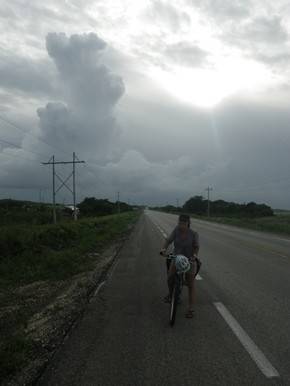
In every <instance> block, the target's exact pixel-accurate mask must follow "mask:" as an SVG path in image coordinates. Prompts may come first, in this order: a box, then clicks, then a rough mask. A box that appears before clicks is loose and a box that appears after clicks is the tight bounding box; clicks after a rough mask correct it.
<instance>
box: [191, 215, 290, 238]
mask: <svg viewBox="0 0 290 386" xmlns="http://www.w3.org/2000/svg"><path fill="white" fill-rule="evenodd" d="M192 217H193V218H197V219H199V220H204V221H210V222H215V223H220V224H226V225H234V226H238V227H241V228H247V229H253V230H257V231H264V232H271V233H276V234H285V235H288V236H290V216H289V215H275V216H271V217H259V218H230V217H210V218H207V217H202V216H192Z"/></svg>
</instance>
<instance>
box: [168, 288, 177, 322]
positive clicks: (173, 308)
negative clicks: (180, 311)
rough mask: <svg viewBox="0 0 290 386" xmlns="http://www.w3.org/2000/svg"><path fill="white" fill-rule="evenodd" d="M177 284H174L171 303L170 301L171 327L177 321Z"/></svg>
mask: <svg viewBox="0 0 290 386" xmlns="http://www.w3.org/2000/svg"><path fill="white" fill-rule="evenodd" d="M176 287H177V286H176V284H174V287H173V290H172V294H171V303H170V310H169V324H170V326H171V327H173V326H174V323H175V317H176V308H177V296H176V293H177V292H176V289H177V288H176Z"/></svg>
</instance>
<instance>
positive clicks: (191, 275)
mask: <svg viewBox="0 0 290 386" xmlns="http://www.w3.org/2000/svg"><path fill="white" fill-rule="evenodd" d="M195 272H196V262H194V263H193V264H192V266H191V269H190V271H189V272H187V273H186V274H185V275H186V281H187V284H188V311H187V313H186V317H188V318H191V317H192V316H193V308H194V303H195Z"/></svg>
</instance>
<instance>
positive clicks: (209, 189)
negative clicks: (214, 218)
mask: <svg viewBox="0 0 290 386" xmlns="http://www.w3.org/2000/svg"><path fill="white" fill-rule="evenodd" d="M205 190H206V191H207V217H209V216H210V203H209V192H211V191H212V190H213V189H212V188H210V187H207V188H206V189H205Z"/></svg>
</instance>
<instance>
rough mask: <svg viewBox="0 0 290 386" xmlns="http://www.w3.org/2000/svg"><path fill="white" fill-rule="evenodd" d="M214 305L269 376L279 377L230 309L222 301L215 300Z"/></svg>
mask: <svg viewBox="0 0 290 386" xmlns="http://www.w3.org/2000/svg"><path fill="white" fill-rule="evenodd" d="M214 306H215V307H216V309H217V310H218V312H219V313H220V315H221V316H222V317H223V318H224V320H225V321H226V322H227V324H228V325H229V327H230V328H231V330H232V331H233V333H234V334H235V335H236V337H237V338H238V339H239V341H240V342H241V344H242V345H243V346H244V348H245V349H246V351H247V352H248V354H249V355H250V356H251V358H252V359H253V360H254V362H255V363H256V365H257V366H258V367H259V369H260V370H261V371H262V373H263V374H264V375H265V376H266V377H267V378H273V377H279V373H278V371H277V370H276V369H275V368H274V367H273V366H272V365H271V363H270V362H269V361H268V359H267V358H266V357H265V355H264V354H263V353H262V351H261V350H260V349H259V347H258V346H257V345H256V344H255V343H254V342H253V341H252V339H251V338H250V337H249V335H248V334H247V333H246V331H245V330H243V328H242V327H241V326H240V325H239V323H238V322H237V320H236V319H235V318H234V317H233V316H232V315H231V313H230V312H229V311H228V309H227V308H226V307H225V306H224V305H223V304H222V303H220V302H215V303H214Z"/></svg>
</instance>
